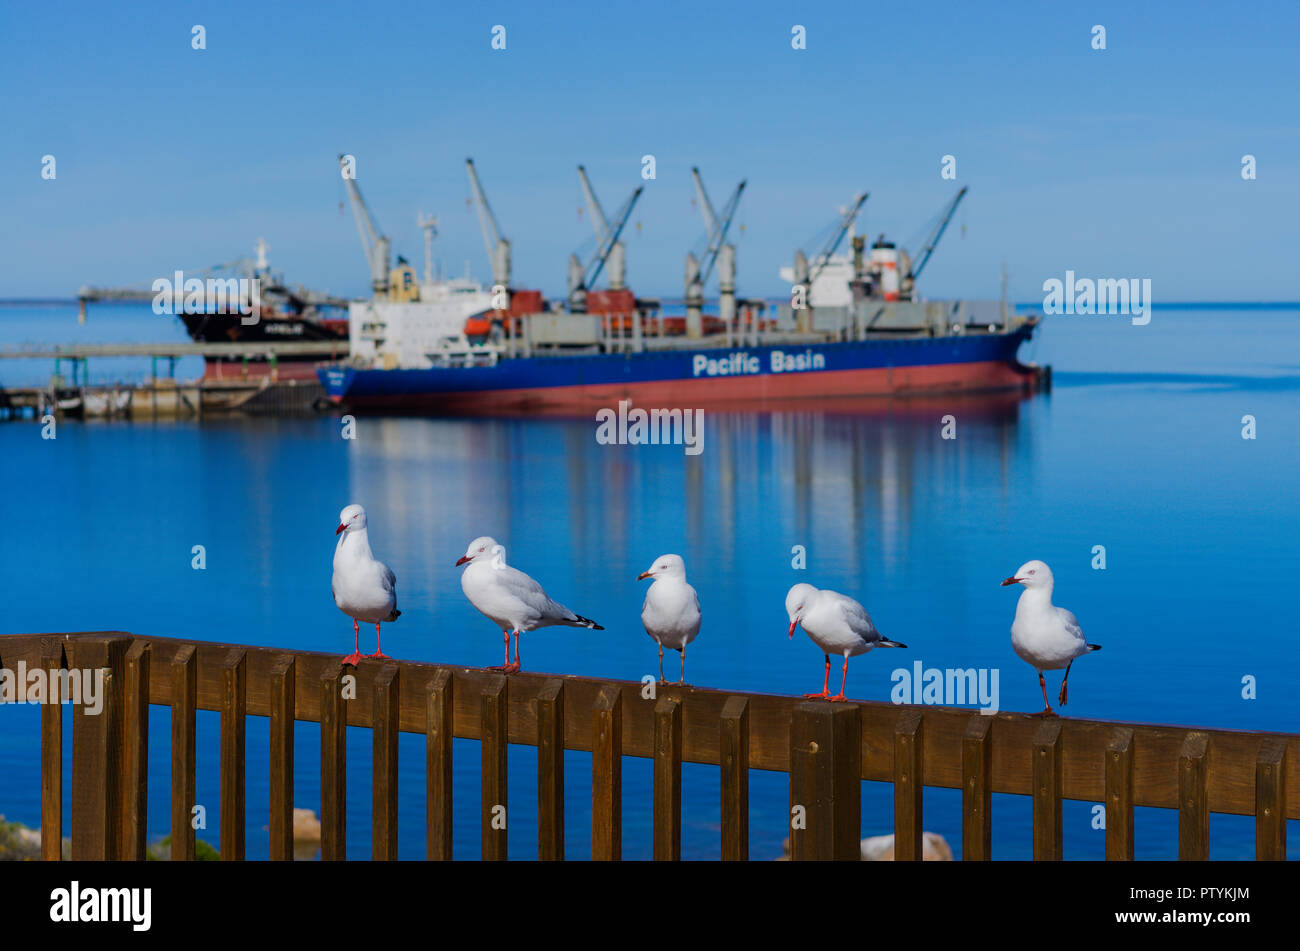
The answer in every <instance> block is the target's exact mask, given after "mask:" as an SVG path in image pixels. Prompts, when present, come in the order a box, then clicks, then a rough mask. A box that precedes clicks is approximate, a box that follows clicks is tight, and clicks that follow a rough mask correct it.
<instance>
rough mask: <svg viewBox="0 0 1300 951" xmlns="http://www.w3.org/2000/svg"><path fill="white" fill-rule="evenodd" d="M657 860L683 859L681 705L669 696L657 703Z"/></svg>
mask: <svg viewBox="0 0 1300 951" xmlns="http://www.w3.org/2000/svg"><path fill="white" fill-rule="evenodd" d="M654 857H655V861H658V862H678V861H681V857H682V705H681V703H679V702H678V701H677V700H676V699H674V698H673V697H669V696H663V697H660V698H659V699H658V700H656V701H655V757H654Z"/></svg>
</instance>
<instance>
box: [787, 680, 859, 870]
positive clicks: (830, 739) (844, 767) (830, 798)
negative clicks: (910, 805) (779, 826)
mask: <svg viewBox="0 0 1300 951" xmlns="http://www.w3.org/2000/svg"><path fill="white" fill-rule="evenodd" d="M858 716H859V714H858V707H857V705H856V704H838V703H828V702H825V701H820V700H818V701H811V702H804V703H800V704H799V705H798V706H796V707H795V708H794V716H793V721H792V723H791V724H790V815H791V830H790V857H791V858H793V859H795V860H848V861H856V860H858V859H860V858H861V857H862V845H861V841H862V831H861V829H862V821H861V820H862V783H861V780H860V779H859V777H860V775H861V768H862V767H861V763H860V762H859V757H860V756H861V755H862V738H861V736H860V725H859V719H858Z"/></svg>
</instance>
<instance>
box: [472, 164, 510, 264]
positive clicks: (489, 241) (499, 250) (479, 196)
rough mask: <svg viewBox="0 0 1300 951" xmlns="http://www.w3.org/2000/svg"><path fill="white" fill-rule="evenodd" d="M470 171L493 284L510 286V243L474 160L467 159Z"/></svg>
mask: <svg viewBox="0 0 1300 951" xmlns="http://www.w3.org/2000/svg"><path fill="white" fill-rule="evenodd" d="M465 167H466V169H468V171H469V187H470V190H471V191H472V192H473V193H474V203H475V207H476V208H477V210H478V223H479V227H480V228H481V229H482V231H483V246H484V248H486V249H487V256H488V262H489V263H490V264H491V265H492V283H493V284H494V285H500V286H501V287H507V288H508V287H509V286H510V242H509V241H508V240H507V239H505V238H503V237H501V228H500V226H498V225H497V219H496V216H495V215H494V214H492V206H491V205H489V204H488V200H487V195H485V194H484V193H483V186H482V185H481V184H480V183H479V180H478V172H477V171H475V169H474V160H473V159H472V158H467V159H465Z"/></svg>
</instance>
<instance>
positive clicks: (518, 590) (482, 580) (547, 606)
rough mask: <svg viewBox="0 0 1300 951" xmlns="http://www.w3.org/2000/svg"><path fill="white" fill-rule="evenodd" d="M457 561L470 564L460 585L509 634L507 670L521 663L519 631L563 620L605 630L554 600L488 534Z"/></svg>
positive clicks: (485, 613) (485, 615)
mask: <svg viewBox="0 0 1300 951" xmlns="http://www.w3.org/2000/svg"><path fill="white" fill-rule="evenodd" d="M456 564H457V565H469V567H468V568H466V569H465V571H464V572H463V573H462V574H461V576H460V588H461V590H462V591H464V592H465V597H467V598H469V603H470V604H472V605H474V607H476V608H478V610H479V612H480V613H481V614H482V615H483V616H484V617H486V618H488V620H490V621H493V622H495V623H496V625H497V627H499V628H501V630H502V631H503V632H504V633H505V636H506V662H505V663H504V664H503V665H501V666H500V667H489V668H488V669H489V670H501V671H504V672H505V673H507V674H513V673H517V672H518V671H519V669H520V667H519V635H520V634H522V633H523V632H524V631H535V630H537V629H538V628H539V627H550V626H551V625H553V624H563V625H566V626H568V627H587V628H591V630H593V631H603V630H605V629H604V628H603V627H601V626H600V625H599V624H597V623H596V622H595V621H593V620H591V618H585V617H583V616H582V615H580V614H574V613H573V612H572V611H570V610H569V609H568V608H566V607H565V606H564V605H563V604H559V603H557V602H555V601H552V600H551V599H550V598H549V597H548V596H547V594H546V592H545V591H543V590H542V586H541V585H540V584H538V583H537V582H536V581H534V580H533V579H532V578H530V577H528V575H526V574H524V573H523V572H522V571H520V570H519V569H517V568H511V567H510V566H509V565H507V564H506V559H505V549H504V548H503V547H501V545H499V544H497V541H496V539H495V538H490V537H489V536H487V535H484V536H482V537H481V538H476V539H474V540H473V541H472V542H470V543H469V548H468V549H466V550H465V554H464V555H462V556H461V559H460V560H459V561H458V562H456ZM512 633H513V634H514V635H515V659H514V663H511V662H510V635H511V634H512Z"/></svg>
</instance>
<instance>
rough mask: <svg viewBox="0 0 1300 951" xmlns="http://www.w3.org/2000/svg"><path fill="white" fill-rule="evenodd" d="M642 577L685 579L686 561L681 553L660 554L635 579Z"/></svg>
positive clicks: (639, 579)
mask: <svg viewBox="0 0 1300 951" xmlns="http://www.w3.org/2000/svg"><path fill="white" fill-rule="evenodd" d="M644 578H680V579H682V580H683V581H685V580H686V562H684V561H682V556H681V555H660V556H659V557H658V558H656V559H655V563H654V564H653V565H651V566H650V567H649V568H647V569H646V570H645V571H643V572H641V573H640V574H639V575H637V576H636V580H637V581H641V580H642V579H644Z"/></svg>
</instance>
